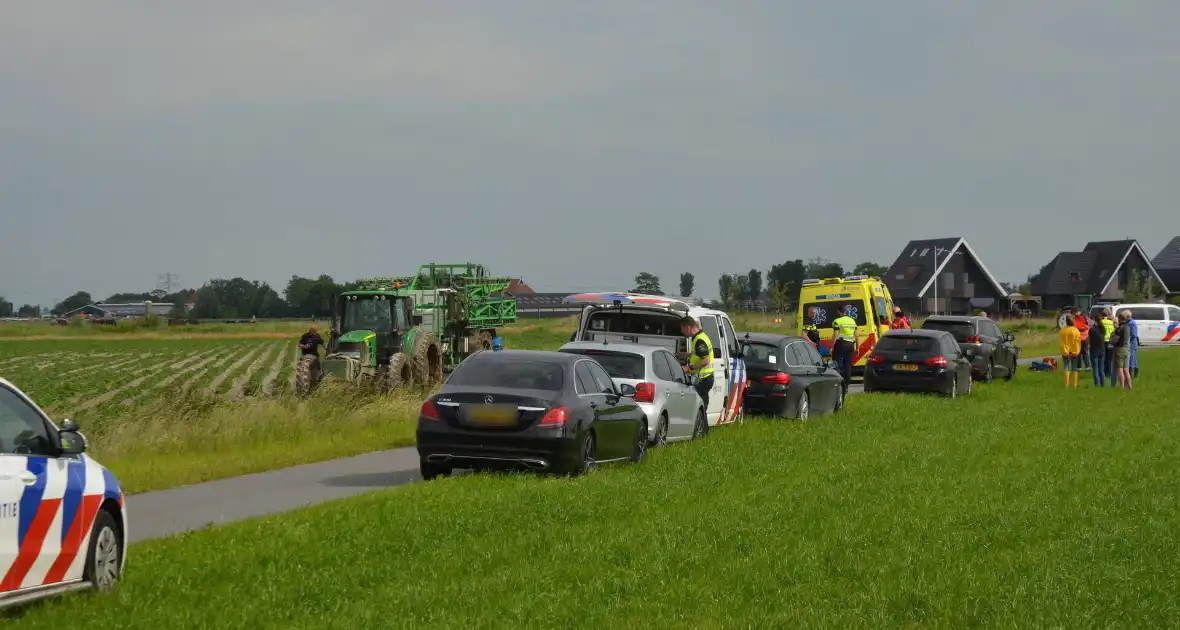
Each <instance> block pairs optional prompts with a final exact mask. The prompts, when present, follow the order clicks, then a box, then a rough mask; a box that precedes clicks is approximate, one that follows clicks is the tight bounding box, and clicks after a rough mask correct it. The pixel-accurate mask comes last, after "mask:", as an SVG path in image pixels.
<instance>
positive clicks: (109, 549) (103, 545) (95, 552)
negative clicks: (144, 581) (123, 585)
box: [82, 510, 123, 592]
mask: <svg viewBox="0 0 1180 630" xmlns="http://www.w3.org/2000/svg"><path fill="white" fill-rule="evenodd" d="M122 554H123V541H122V535H121V534H120V533H119V528H118V526H117V525H116V524H115V517H114V516H111V513H110V512H108V511H106V510H99V511H98V516H96V517H95V519H94V527H93V529H91V531H90V549H89V550H88V551H87V552H86V568H85V569H84V570H83V575H82V578H83V579H84V580H85V581H87V582H89V583H90V585H91V586H93V587H94V589H95V590H97V591H103V592H105V591H109V590H111V589H112V588H114V586H115V584H116V583H117V582H118V581H119V568H120V564H121V560H122Z"/></svg>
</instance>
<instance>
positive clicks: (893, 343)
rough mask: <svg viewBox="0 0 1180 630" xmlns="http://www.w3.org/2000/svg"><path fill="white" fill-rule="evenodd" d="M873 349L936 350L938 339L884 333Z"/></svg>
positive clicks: (885, 350)
mask: <svg viewBox="0 0 1180 630" xmlns="http://www.w3.org/2000/svg"><path fill="white" fill-rule="evenodd" d="M873 350H874V351H878V352H936V351H937V350H938V340H937V339H932V338H930V337H910V336H908V335H885V336H884V337H881V339H880V341H878V342H877V345H876V347H874V348H873Z"/></svg>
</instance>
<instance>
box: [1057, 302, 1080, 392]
mask: <svg viewBox="0 0 1180 630" xmlns="http://www.w3.org/2000/svg"><path fill="white" fill-rule="evenodd" d="M1057 336H1058V338H1060V340H1061V365H1062V367H1063V370H1064V371H1065V387H1066V388H1067V389H1068V388H1070V387H1073V388H1074V389H1077V387H1078V372H1079V370H1080V368H1081V360H1080V359H1079V358H1078V357H1079V355H1080V354H1081V353H1082V332H1081V331H1080V330H1078V327H1077V325H1075V324H1074V320H1073V315H1066V316H1065V325H1064V326H1062V327H1061V332H1059V333H1057Z"/></svg>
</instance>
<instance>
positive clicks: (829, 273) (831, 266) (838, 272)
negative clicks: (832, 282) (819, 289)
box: [805, 258, 844, 280]
mask: <svg viewBox="0 0 1180 630" xmlns="http://www.w3.org/2000/svg"><path fill="white" fill-rule="evenodd" d="M805 275H806V276H807V277H808V278H817V279H821V280H822V279H823V278H840V277H843V276H844V266H843V265H841V264H840V263H837V262H832V261H830V260H828V259H826V258H812V259H811V260H810V261H808V263H807V270H806V272H805Z"/></svg>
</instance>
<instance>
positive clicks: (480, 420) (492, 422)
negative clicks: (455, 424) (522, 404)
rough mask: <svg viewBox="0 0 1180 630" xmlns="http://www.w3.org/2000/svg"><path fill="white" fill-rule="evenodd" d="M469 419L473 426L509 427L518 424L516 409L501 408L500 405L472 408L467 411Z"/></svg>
mask: <svg viewBox="0 0 1180 630" xmlns="http://www.w3.org/2000/svg"><path fill="white" fill-rule="evenodd" d="M467 419H468V420H470V421H471V423H472V424H479V425H484V426H496V427H502V426H508V425H512V424H515V423H516V407H501V406H499V405H481V406H478V407H471V408H470V409H469V410H468V411H467Z"/></svg>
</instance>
